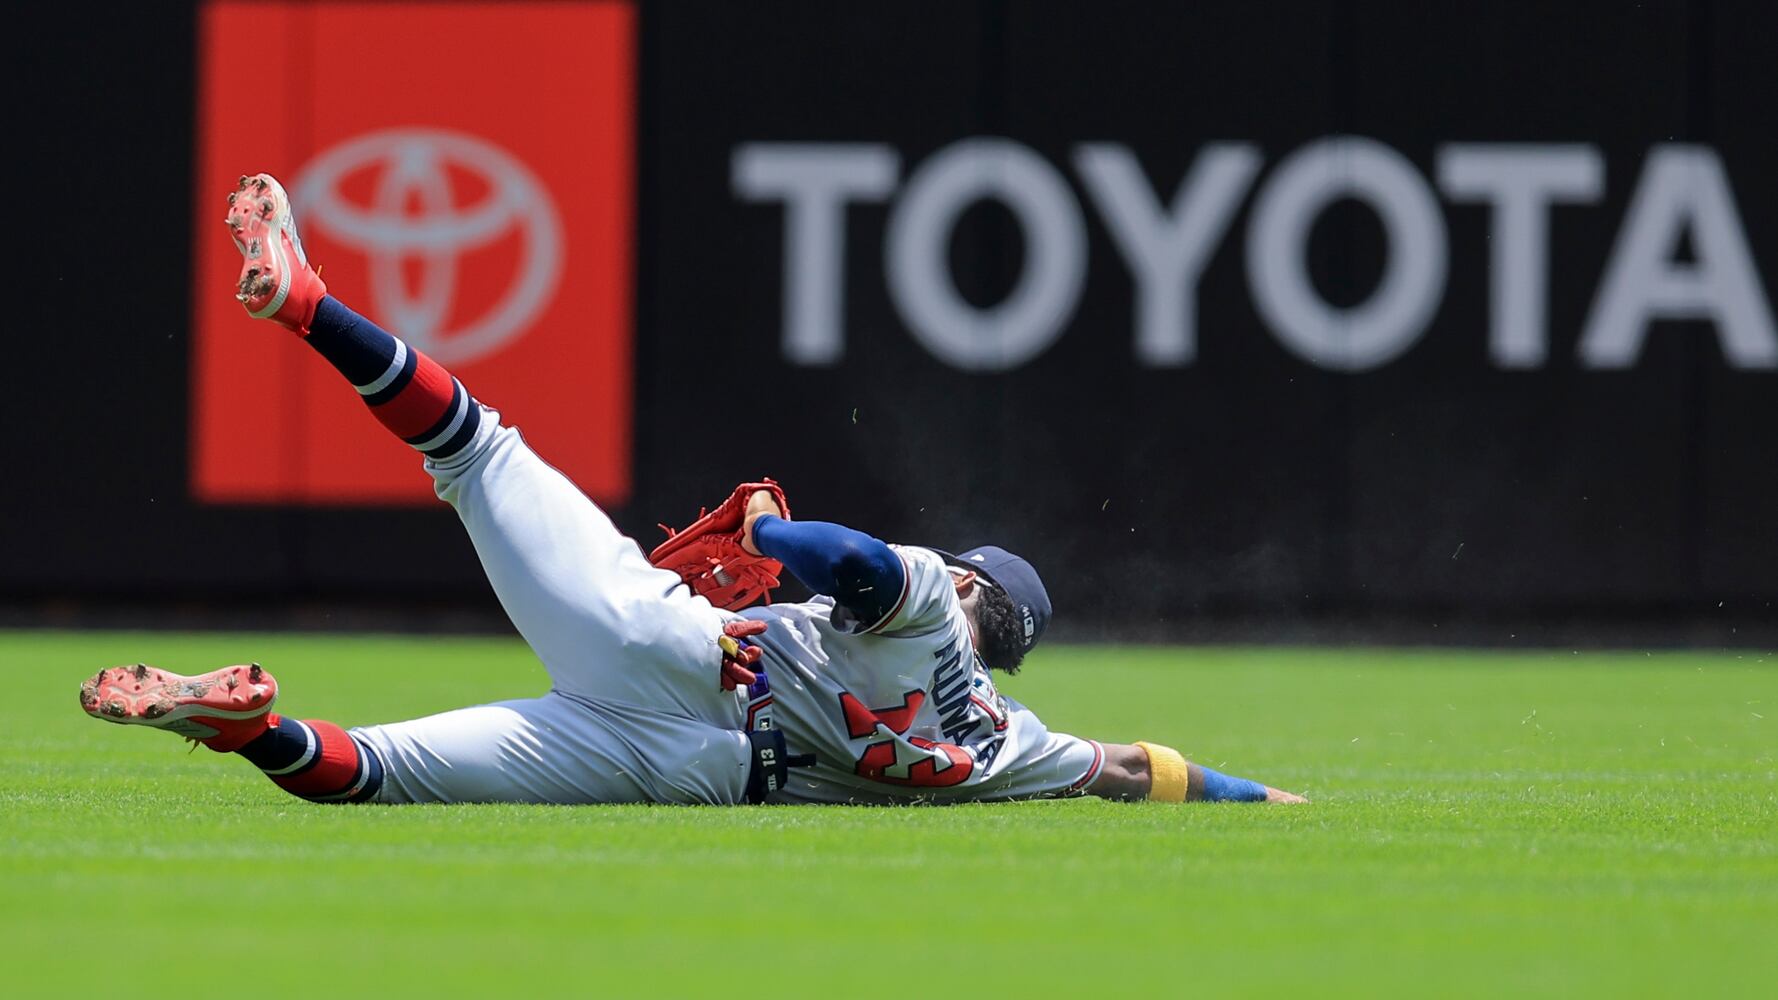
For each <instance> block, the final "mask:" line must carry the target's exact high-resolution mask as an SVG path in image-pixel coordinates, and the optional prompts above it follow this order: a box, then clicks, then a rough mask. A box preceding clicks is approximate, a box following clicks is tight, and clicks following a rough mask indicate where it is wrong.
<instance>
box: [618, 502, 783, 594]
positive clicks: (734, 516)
mask: <svg viewBox="0 0 1778 1000" xmlns="http://www.w3.org/2000/svg"><path fill="white" fill-rule="evenodd" d="M760 490H770V491H771V494H772V499H774V500H776V501H777V502H778V510H779V511H781V512H782V513H783V515H784V516H785V517H789V516H790V504H789V503H787V502H786V501H785V499H784V491H783V490H782V489H780V488H779V487H778V484H777V483H775V482H773V481H771V480H770V479H767V480H764V481H762V482H757V483H742V484H741V485H739V486H737V487H735V491H734V492H733V493H730V494H729V496H728V499H727V500H724V501H723V502H722V503H720V504H718V505H717V506H716V509H715V510H712V511H708V512H704V511H700V512H699V514H698V519H697V520H696V521H693V522H692V523H691V524H689V525H687V526H686V527H684V528H682V529H680V530H679V531H674V530H673V529H672V528H669V527H667V526H666V525H664V524H663V525H661V530H662V531H665V532H666V533H667V540H666V541H664V542H662V543H661V544H660V545H658V546H656V547H655V550H654V551H653V552H650V553H649V554H648V561H649V562H651V563H653V564H655V565H656V566H659V567H660V568H661V569H670V570H672V571H673V572H675V573H678V574H679V578H680V579H681V580H684V581H685V582H686V583H687V584H689V585H690V586H691V589H692V590H694V591H696V592H698V593H700V594H702V595H704V597H705V598H707V599H708V600H709V601H710V603H711V604H714V605H716V606H717V607H719V608H726V609H728V610H730V611H739V610H741V609H742V608H744V607H746V606H748V605H749V604H752V603H754V602H755V601H757V600H759V599H760V598H762V597H766V596H769V595H770V594H771V592H772V588H773V587H776V586H777V585H778V575H779V574H780V573H783V572H784V564H783V563H780V562H779V561H778V560H776V559H767V558H766V557H765V556H756V555H754V554H753V553H751V552H748V551H747V550H746V549H743V548H742V547H741V529H742V527H743V524H742V522H743V521H744V520H745V518H746V512H747V501H748V500H749V499H751V498H752V496H753V494H755V493H757V492H759V491H760Z"/></svg>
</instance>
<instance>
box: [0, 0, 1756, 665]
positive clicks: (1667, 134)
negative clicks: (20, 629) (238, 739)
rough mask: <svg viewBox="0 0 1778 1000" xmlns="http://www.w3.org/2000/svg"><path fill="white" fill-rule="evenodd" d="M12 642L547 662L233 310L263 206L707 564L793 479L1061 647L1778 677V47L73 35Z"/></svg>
mask: <svg viewBox="0 0 1778 1000" xmlns="http://www.w3.org/2000/svg"><path fill="white" fill-rule="evenodd" d="M14 21H15V24H16V25H18V26H20V29H19V32H18V37H19V38H20V39H21V40H23V41H24V42H25V44H24V45H23V51H22V52H20V53H19V54H18V55H17V56H16V57H15V65H17V66H18V67H19V70H20V72H21V76H20V81H19V83H20V86H19V90H18V93H19V97H18V100H17V105H18V107H19V111H20V113H21V114H22V118H23V122H22V124H23V126H24V127H23V128H22V129H21V130H20V131H19V132H18V133H16V134H15V140H16V142H15V145H14V146H13V159H14V162H15V165H17V166H19V167H21V168H22V173H17V174H15V176H16V177H18V178H19V180H17V181H15V184H17V185H18V186H17V187H15V189H14V190H15V197H14V202H13V206H14V207H13V208H12V210H11V211H10V212H9V218H10V220H11V221H10V224H9V226H8V231H9V233H10V235H11V237H12V244H13V254H12V255H13V256H14V258H15V263H14V265H13V267H12V269H11V271H12V274H11V278H10V280H9V283H8V284H9V288H10V289H11V290H12V292H13V294H12V296H11V298H12V300H13V302H14V303H15V304H17V303H18V302H20V301H21V300H22V302H23V304H24V307H23V310H22V311H15V312H14V313H13V319H12V322H11V323H10V324H9V326H10V334H9V337H8V342H9V345H10V346H11V349H12V350H11V354H10V356H9V357H8V358H7V360H6V362H5V363H4V364H0V372H3V374H0V379H3V380H4V385H3V389H4V393H3V398H4V399H5V401H6V403H5V410H6V415H7V420H6V425H7V427H8V428H9V430H10V434H9V435H8V451H9V452H10V460H9V462H8V468H9V470H10V475H9V477H8V482H7V484H6V488H5V489H4V492H3V494H0V495H3V496H4V501H3V502H4V505H5V507H4V510H5V515H6V516H5V518H4V523H5V544H4V546H3V547H0V607H3V610H0V621H4V622H7V623H11V624H26V625H30V624H95V623H113V622H118V623H179V624H216V625H296V626H307V625H321V626H354V627H357V626H377V627H381V626H386V625H398V626H412V627H418V628H429V629H430V628H483V627H496V628H497V627H500V619H499V616H498V609H497V607H496V606H495V605H494V603H493V600H492V597H491V594H490V593H489V592H488V590H487V588H486V585H485V584H484V583H483V582H482V580H481V576H480V571H479V568H478V566H477V564H476V562H475V558H474V554H473V552H472V551H471V549H470V547H469V545H468V543H467V541H466V540H465V539H464V538H463V537H462V535H461V532H460V530H459V529H458V527H457V525H456V523H455V519H454V515H453V514H452V513H451V512H450V511H449V510H448V509H447V508H445V507H443V506H442V505H440V504H438V503H436V501H433V500H432V499H431V497H430V496H429V492H428V489H427V481H426V479H425V477H424V476H423V475H421V474H420V473H419V471H418V469H417V462H415V461H414V459H413V458H412V456H411V454H404V450H403V449H402V448H401V447H400V446H399V445H398V444H395V443H393V442H391V441H388V440H386V439H385V437H386V436H385V435H383V433H382V432H381V431H380V430H379V429H378V428H377V427H376V425H375V424H374V422H373V421H372V420H371V419H370V418H368V417H367V416H365V415H364V414H363V413H362V412H360V409H359V404H358V403H357V401H356V399H355V398H354V394H353V393H351V392H350V391H349V390H348V389H347V388H346V387H345V386H344V385H341V384H338V382H337V378H336V377H335V376H334V375H333V374H332V372H331V371H329V370H327V369H326V367H325V366H324V365H322V364H321V363H320V362H319V361H317V360H316V359H314V358H312V357H309V356H307V352H306V351H304V350H302V349H301V348H300V347H298V346H297V345H295V344H292V343H288V342H286V341H285V339H284V337H283V336H282V335H281V334H280V333H279V332H278V331H276V330H273V329H270V328H266V329H260V328H259V327H258V326H257V325H256V324H253V323H251V322H249V321H248V320H246V319H245V318H244V317H243V316H241V315H239V309H238V307H237V306H236V305H235V304H234V303H233V302H232V301H231V300H230V297H231V293H232V284H233V281H234V277H235V269H236V267H237V266H238V258H237V257H235V255H234V252H233V250H232V248H231V247H230V246H229V244H228V241H227V239H226V237H225V234H224V231H223V228H222V226H221V225H220V224H218V223H219V220H220V219H221V217H222V213H223V204H222V199H223V197H224V195H225V194H226V193H227V191H228V190H230V189H232V185H233V181H234V176H235V175H236V174H238V173H241V172H250V171H255V170H262V169H264V170H269V171H272V172H273V173H276V174H278V175H279V176H280V177H281V178H283V179H284V180H285V181H286V184H287V186H289V187H290V188H291V191H292V195H293V199H294V201H295V204H296V208H297V212H298V219H299V221H301V223H302V224H303V227H304V237H305V241H306V242H307V243H308V244H309V251H310V256H311V258H312V259H314V260H316V261H317V262H319V263H322V264H324V265H325V272H324V274H325V277H326V278H327V280H328V282H329V284H330V286H331V287H332V288H333V289H334V290H335V292H336V293H338V294H340V295H341V297H342V298H344V299H346V300H347V301H349V302H351V303H353V304H354V305H357V306H358V307H359V308H361V309H362V310H363V311H365V312H367V313H369V314H370V315H372V316H373V317H375V318H377V319H378V320H379V321H380V322H383V323H385V324H387V325H389V326H390V327H391V328H392V329H395V330H396V331H397V332H398V333H401V334H403V335H404V336H407V337H409V338H410V339H411V340H413V341H415V342H416V343H418V344H420V345H422V346H424V347H426V348H427V349H428V350H429V351H431V352H432V353H434V354H435V355H437V356H439V357H440V358H441V360H444V361H445V363H446V364H447V365H450V366H451V367H452V368H453V369H454V370H456V371H457V372H458V373H459V374H460V375H461V376H462V377H463V380H464V381H465V383H466V384H468V385H469V386H471V387H472V388H473V389H474V390H476V391H477V394H478V395H479V396H480V397H481V398H483V399H484V400H486V401H488V402H489V403H491V404H492V405H495V406H497V407H499V408H500V409H502V410H503V412H505V413H506V414H507V416H508V417H509V419H511V420H512V421H514V422H516V423H518V424H519V426H521V427H523V428H524V429H525V430H526V432H527V435H528V437H530V438H531V440H532V441H533V442H534V443H536V444H537V445H538V447H539V448H540V450H542V451H543V452H544V453H545V455H546V456H549V457H552V460H554V461H556V462H557V463H558V464H559V465H561V467H563V468H564V469H565V470H567V471H568V472H569V473H570V474H571V475H573V476H574V477H575V478H576V480H577V481H578V482H580V483H581V485H582V486H583V488H585V489H586V490H587V491H588V492H589V493H590V494H591V495H593V496H594V497H595V498H596V499H599V500H600V501H601V502H603V503H604V504H605V505H606V506H607V507H608V509H610V510H611V512H612V513H613V516H614V517H615V518H616V520H617V521H618V522H619V524H620V525H621V526H623V527H624V528H626V529H627V530H630V531H631V532H633V533H635V534H637V535H638V537H641V538H644V539H645V540H647V542H648V544H652V542H653V539H654V538H655V537H656V533H655V529H654V527H653V525H654V523H655V522H656V521H661V520H665V521H680V522H682V521H684V520H685V519H687V518H689V517H690V516H691V515H692V514H693V513H694V512H695V509H696V508H697V506H698V505H699V504H700V503H709V502H713V501H714V500H716V499H717V498H719V497H720V496H722V495H724V494H725V493H726V491H727V490H728V488H729V487H730V486H731V485H732V484H733V483H735V482H737V481H740V480H742V479H747V478H752V477H754V476H756V475H759V474H762V473H763V474H770V475H773V476H775V477H777V478H778V479H780V480H781V481H782V482H783V483H784V484H785V485H786V487H787V488H788V490H789V493H790V496H791V498H792V501H793V503H794V505H795V509H796V513H797V514H799V515H801V516H805V517H813V518H821V519H832V520H840V521H845V522H848V523H851V524H854V525H856V526H858V527H861V528H864V529H867V530H870V531H872V532H873V533H875V534H878V535H881V536H883V537H886V538H888V539H891V540H904V541H911V542H919V543H926V544H933V545H937V546H940V547H947V548H954V547H956V546H967V545H972V544H977V543H980V542H984V541H993V542H997V543H1000V544H1004V545H1006V546H1008V547H1010V548H1013V549H1015V550H1018V551H1020V552H1022V553H1025V554H1027V555H1028V556H1029V557H1030V558H1031V559H1032V560H1033V561H1034V562H1035V563H1036V564H1037V565H1038V566H1039V568H1040V569H1042V570H1043V571H1044V573H1045V576H1046V579H1047V580H1048V581H1049V584H1050V588H1051V590H1052V594H1053V596H1054V598H1055V602H1056V605H1057V607H1058V613H1059V618H1058V629H1059V634H1068V635H1072V636H1075V637H1105V636H1116V635H1133V636H1136V637H1139V638H1162V637H1172V638H1184V639H1329V638H1352V639H1382V640H1389V641H1408V642H1444V641H1454V642H1498V643H1516V642H1531V641H1538V642H1551V641H1560V642H1570V641H1572V642H1590V643H1614V642H1620V641H1621V642H1629V641H1632V640H1634V641H1637V642H1663V641H1665V642H1675V643H1700V644H1736V643H1769V642H1771V641H1773V636H1774V633H1775V632H1778V612H1775V608H1774V600H1778V573H1775V572H1774V569H1773V567H1774V565H1778V530H1775V527H1774V518H1773V516H1772V511H1773V510H1774V509H1775V505H1778V497H1775V496H1774V485H1775V484H1778V445H1775V444H1774V440H1775V435H1774V430H1775V429H1778V329H1775V326H1774V320H1773V306H1772V296H1773V294H1774V292H1775V291H1778V184H1774V178H1778V141H1774V139H1773V137H1772V126H1773V118H1772V113H1771V109H1772V107H1773V106H1774V100H1775V99H1778V63H1775V62H1774V61H1773V60H1772V59H1771V58H1770V54H1769V53H1768V52H1767V51H1766V50H1765V48H1764V47H1763V46H1762V45H1761V44H1758V43H1759V41H1760V40H1762V39H1769V38H1771V37H1774V35H1778V11H1775V10H1774V8H1773V6H1772V5H1770V4H1766V3H1759V2H1754V0H1744V2H1728V0H1713V2H1701V0H1694V2H1690V3H1680V2H1667V3H1661V2H1649V3H1641V4H1636V5H1631V4H1624V3H1616V2H1603V0H1600V2H1578V0H1577V2H1570V3H1563V4H1543V3H1504V4H1488V5H1467V6H1466V7H1465V8H1464V9H1462V10H1460V11H1459V10H1457V9H1454V8H1451V7H1450V6H1448V5H1443V4H1391V3H1369V2H1358V0H1339V2H1319V3H1235V2H1230V3H1194V4H1125V3H1097V4H1060V3H1010V2H978V3H956V2H934V3H849V4H825V3H806V4H773V5H753V4H735V3H727V2H680V3H670V4H669V3H662V4H649V3H639V4H635V5H630V4H621V3H610V4H575V3H550V4H503V5H477V4H456V3H441V4H349V3H321V4H271V3H268V4H238V3H213V4H207V5H195V6H194V5H191V4H178V3H167V4H152V5H137V6H134V7H130V8H124V9H119V10H115V11H111V12H108V13H106V14H105V15H104V16H102V17H100V16H93V15H92V13H91V12H90V11H88V10H85V9H82V8H76V7H70V6H68V5H28V6H26V7H24V8H21V9H20V10H19V11H18V12H17V13H16V14H15V16H14Z"/></svg>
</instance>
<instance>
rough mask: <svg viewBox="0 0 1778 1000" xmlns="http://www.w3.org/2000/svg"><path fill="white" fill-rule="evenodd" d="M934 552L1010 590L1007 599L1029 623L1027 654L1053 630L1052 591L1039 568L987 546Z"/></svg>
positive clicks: (1026, 634)
mask: <svg viewBox="0 0 1778 1000" xmlns="http://www.w3.org/2000/svg"><path fill="white" fill-rule="evenodd" d="M933 551H934V552H937V553H938V554H939V555H941V556H944V557H945V561H946V562H948V563H950V564H951V565H953V566H957V567H961V568H963V569H968V570H974V571H975V574H976V575H977V576H979V577H981V578H982V579H984V580H986V581H988V583H989V584H991V585H993V586H996V587H999V588H1000V589H1001V590H1004V591H1006V596H1008V597H1010V598H1012V606H1013V610H1015V611H1017V612H1018V614H1019V617H1020V618H1022V619H1024V622H1025V636H1024V646H1023V647H1022V648H1023V650H1024V652H1027V653H1029V652H1030V651H1031V647H1032V646H1035V645H1037V640H1038V639H1041V638H1042V637H1043V630H1044V629H1046V628H1048V627H1049V623H1050V611H1051V608H1050V595H1049V591H1047V590H1045V589H1043V580H1042V579H1041V578H1040V577H1038V575H1037V567H1035V566H1033V565H1031V564H1030V563H1028V562H1026V561H1025V560H1023V559H1021V558H1019V557H1018V556H1015V555H1013V554H1012V553H1011V552H1008V551H1006V550H1005V549H1003V548H1001V547H1000V546H998V545H983V546H980V547H978V548H973V549H970V550H969V551H968V552H965V553H963V554H962V555H960V556H954V555H952V554H950V553H949V552H946V551H944V550H943V549H933Z"/></svg>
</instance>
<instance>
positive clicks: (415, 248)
mask: <svg viewBox="0 0 1778 1000" xmlns="http://www.w3.org/2000/svg"><path fill="white" fill-rule="evenodd" d="M199 25H200V27H199V32H200V38H199V59H200V66H199V108H198V130H197V136H198V138H197V143H198V149H197V156H196V164H197V216H198V220H197V229H196V234H195V237H194V239H195V247H194V250H193V262H194V266H193V271H194V275H195V282H196V289H195V304H194V321H195V328H194V330H193V350H192V357H193V373H192V415H193V419H192V430H191V438H192V440H191V443H192V448H191V454H192V471H191V476H192V490H193V493H194V494H195V495H196V496H197V497H198V498H199V499H200V500H206V501H211V502H224V503H228V502H236V503H239V502H247V503H301V504H405V503H422V502H430V501H431V490H430V484H429V481H428V480H427V478H426V476H425V474H424V473H423V472H422V471H421V469H420V458H419V456H418V455H417V454H416V453H415V452H414V451H413V450H412V449H410V448H408V447H407V446H406V445H404V444H402V443H401V442H400V441H397V440H396V439H394V438H393V437H391V436H390V435H389V434H387V433H386V432H384V431H383V430H382V428H381V427H379V426H378V425H377V423H376V421H375V420H374V419H373V418H372V417H371V416H370V415H369V414H368V413H367V412H366V410H365V408H364V405H363V404H362V403H361V402H360V401H359V398H358V394H357V393H355V392H353V391H352V389H351V388H350V387H349V386H347V385H346V384H345V383H344V382H343V380H342V379H341V378H340V376H339V375H338V374H337V373H336V372H334V371H333V369H332V368H331V367H329V366H328V365H327V363H326V362H324V361H322V360H321V359H320V357H318V356H316V355H315V354H314V353H313V352H312V351H310V350H308V349H307V348H306V347H304V346H303V345H301V344H300V343H297V342H296V340H295V338H294V337H292V336H291V335H290V334H287V333H285V332H284V331H283V330H282V329H280V328H278V327H276V326H273V325H271V324H269V323H266V322H263V321H258V320H252V319H249V318H248V317H247V315H246V313H245V312H244V311H243V310H242V309H241V307H240V305H239V304H238V303H236V302H235V301H234V296H233V292H234V284H235V279H236V275H237V274H238V272H239V270H240V264H241V261H240V256H239V254H238V253H237V252H236V251H235V249H234V246H233V244H232V243H231V242H230V240H229V238H228V234H227V232H226V231H225V230H224V228H223V225H222V219H223V215H224V212H225V208H226V206H225V203H224V202H225V199H226V196H227V195H228V193H229V192H230V191H231V190H233V189H234V186H235V180H236V178H238V177H239V176H240V175H241V174H251V173H254V172H256V171H261V170H264V171H268V172H270V173H272V174H273V175H275V176H277V177H278V178H279V180H281V181H282V182H283V184H284V187H285V188H286V189H287V190H288V191H289V192H290V196H291V202H292V204H293V205H294V207H295V213H296V221H297V227H298V230H299V231H300V233H301V234H302V239H303V244H304V247H305V249H306V250H307V252H308V257H309V261H310V263H312V264H316V265H319V266H320V267H321V268H322V278H323V279H324V280H325V281H326V282H327V285H328V290H329V292H330V293H331V294H333V295H334V296H335V297H337V298H339V299H340V301H342V302H344V303H346V304H347V305H349V306H351V307H352V308H354V309H356V310H358V311H359V312H361V313H364V314H365V315H367V316H369V317H370V318H371V319H373V320H375V321H376V322H377V323H379V324H380V325H382V326H383V327H385V328H386V329H389V330H390V331H392V332H394V333H395V334H397V335H398V336H400V337H402V338H403V339H405V340H407V341H408V342H409V343H410V344H411V345H413V346H416V347H418V348H420V349H421V350H423V351H425V352H426V353H427V354H429V355H431V356H432V357H433V358H435V359H436V360H438V361H439V362H440V363H441V364H443V365H444V366H445V367H446V368H448V369H450V370H451V371H452V372H453V373H454V374H456V375H457V376H458V378H460V379H461V380H462V382H463V384H464V386H465V387H467V388H468V389H469V391H470V392H471V393H473V394H474V395H475V396H476V397H477V398H479V399H480V400H482V401H483V402H484V403H487V404H488V405H490V406H493V407H495V408H496V409H498V410H500V411H501V413H502V415H503V416H504V417H505V420H506V422H507V423H508V424H514V425H517V426H520V427H522V428H523V429H524V430H525V435H526V438H527V440H529V441H530V442H531V443H532V444H533V445H534V446H536V447H537V449H538V450H539V451H540V452H541V453H542V454H543V455H545V456H546V457H547V458H548V459H549V461H550V462H551V463H552V464H554V465H556V466H557V467H558V468H560V469H562V471H564V472H565V473H567V474H568V475H569V476H570V477H571V478H572V479H574V480H575V482H577V483H578V484H579V485H580V486H581V488H582V489H584V490H586V491H587V492H588V493H589V494H590V495H592V496H593V497H594V498H595V499H598V500H601V501H605V502H608V503H611V502H618V501H621V500H622V499H624V497H625V496H626V495H627V494H628V492H629V487H630V456H629V438H630V427H629V420H630V347H631V335H632V334H631V331H632V324H631V301H630V298H631V293H630V288H631V282H630V275H631V267H632V262H631V205H632V169H633V166H632V165H633V163H634V156H633V142H634V139H633V131H632V116H633V108H634V95H633V91H634V79H635V74H634V66H633V54H634V48H635V42H634V38H635V12H634V10H633V8H632V7H631V6H630V5H629V4H625V3H599V4H569V3H534V4H489V5H472V4H456V3H438V4H424V3H402V4H379V3H227V2H221V3H211V4H209V5H208V6H206V7H205V8H204V10H203V12H202V14H201V17H200V21H199Z"/></svg>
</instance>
